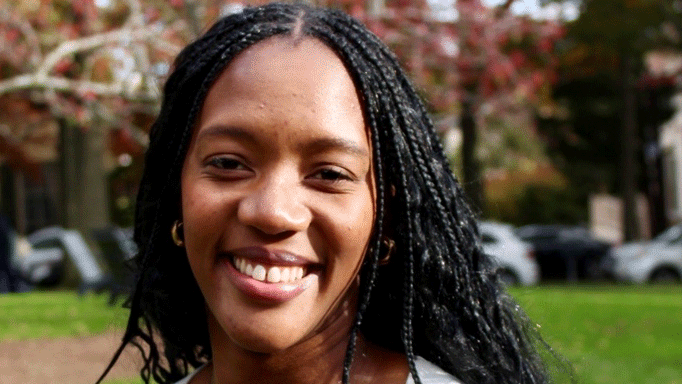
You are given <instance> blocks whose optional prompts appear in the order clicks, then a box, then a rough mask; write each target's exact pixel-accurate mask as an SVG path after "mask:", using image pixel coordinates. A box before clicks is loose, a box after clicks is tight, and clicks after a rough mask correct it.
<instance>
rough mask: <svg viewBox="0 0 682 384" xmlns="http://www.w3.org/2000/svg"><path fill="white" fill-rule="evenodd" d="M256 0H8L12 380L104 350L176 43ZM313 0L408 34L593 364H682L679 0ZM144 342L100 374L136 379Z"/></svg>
mask: <svg viewBox="0 0 682 384" xmlns="http://www.w3.org/2000/svg"><path fill="white" fill-rule="evenodd" d="M260 3H264V2H263V1H250V2H243V1H242V2H238V1H225V0H222V1H219V0H206V1H200V0H170V1H162V0H72V1H66V0H54V1H48V0H4V1H2V2H0V197H1V199H0V202H1V203H0V381H1V382H2V383H26V382H31V383H42V382H45V383H55V382H64V383H92V382H94V381H95V380H96V378H97V376H98V374H99V373H100V372H101V371H102V370H103V369H104V367H105V365H106V362H107V361H108V359H109V357H110V356H111V354H112V352H113V349H114V348H115V346H116V343H117V340H119V339H120V336H121V332H122V329H123V327H124V326H125V321H126V314H125V309H123V308H121V304H122V303H123V301H124V300H123V299H124V297H125V296H126V294H127V293H128V292H129V290H130V282H131V281H132V277H131V274H130V271H129V270H128V269H127V268H126V267H125V262H126V261H127V260H129V259H130V258H131V257H132V256H133V255H134V254H135V245H134V243H133V242H132V232H131V226H132V224H133V215H134V210H135V196H136V193H137V188H138V182H139V178H140V175H141V171H142V166H143V160H144V152H145V149H146V147H147V143H148V132H149V127H150V125H151V123H152V122H153V120H154V117H155V115H156V113H157V112H158V109H159V105H160V95H161V89H162V87H163V83H164V80H165V78H166V76H167V75H168V73H169V71H170V68H171V66H172V60H173V58H174V57H175V55H177V54H178V53H179V52H180V50H181V49H182V47H183V46H184V45H186V44H187V43H189V42H190V41H192V40H194V39H195V38H197V37H198V36H199V35H200V34H201V33H202V32H203V31H205V30H206V29H207V28H208V26H209V25H211V24H212V22H214V21H215V20H216V19H217V18H219V17H220V16H223V15H226V14H230V13H233V12H238V11H239V10H240V9H242V8H243V7H244V6H246V5H251V4H260ZM307 3H311V4H315V5H321V6H327V7H335V8H340V9H343V10H345V11H347V12H349V13H350V14H352V15H353V16H354V17H356V18H358V19H360V20H362V21H363V22H364V23H366V25H368V26H369V27H370V29H371V30H372V31H373V32H374V33H376V34H377V35H378V36H379V37H380V38H381V39H382V40H383V41H384V42H386V43H387V44H388V45H389V46H390V47H391V48H392V49H393V50H394V51H395V52H396V53H397V56H398V58H399V60H400V61H401V62H402V63H403V65H404V67H405V68H406V69H407V70H408V72H409V74H410V76H411V78H412V80H413V82H414V83H415V85H416V86H417V88H418V89H419V90H420V92H421V93H422V96H423V97H424V99H425V100H426V101H427V103H428V106H429V109H430V111H431V113H432V115H433V118H434V121H435V123H436V128H437V130H438V132H439V133H440V135H441V137H442V140H443V145H444V148H445V150H446V152H447V155H448V157H449V159H450V160H451V165H452V169H453V171H454V173H455V174H456V175H457V177H458V179H459V180H460V181H461V182H462V184H463V185H464V187H465V189H466V191H467V192H468V194H469V196H470V199H471V202H472V204H473V206H474V208H475V209H476V211H477V212H479V216H480V219H481V232H482V241H483V248H484V251H485V252H486V253H488V254H489V255H491V256H492V257H494V258H495V259H496V260H497V263H498V273H499V276H500V279H502V281H504V282H505V283H506V284H508V285H509V290H510V293H511V294H512V295H513V296H514V297H515V298H516V299H517V300H518V301H519V302H520V303H521V304H522V305H523V307H524V308H525V309H526V311H527V312H528V314H529V316H530V317H531V318H532V319H534V321H535V322H537V323H538V324H540V325H542V328H541V333H542V334H543V335H544V336H545V337H546V339H547V340H548V341H549V343H550V344H551V345H553V346H554V347H555V348H556V350H557V351H558V352H559V353H560V354H562V355H564V356H565V357H566V358H567V359H568V360H570V361H571V362H572V363H573V364H574V366H575V369H576V373H575V374H576V377H577V378H578V379H579V381H580V382H585V383H667V384H672V383H682V320H681V319H682V284H680V283H681V282H682V0H556V1H552V0H427V1H421V0H416V1H407V0H370V1H358V0H337V1H334V0H326V1H325V0H319V1H307ZM58 351H61V352H59V353H56V352H58ZM126 356H127V355H126ZM135 359H136V355H135V353H134V352H132V351H131V352H130V356H129V357H128V360H126V358H124V361H122V363H120V364H119V365H118V366H117V370H116V371H115V372H114V374H113V375H112V379H111V380H110V381H108V383H137V382H139V380H136V379H134V377H135V375H136V374H135V372H136V370H137V369H139V367H138V365H136V364H137V363H136V361H134V360H135Z"/></svg>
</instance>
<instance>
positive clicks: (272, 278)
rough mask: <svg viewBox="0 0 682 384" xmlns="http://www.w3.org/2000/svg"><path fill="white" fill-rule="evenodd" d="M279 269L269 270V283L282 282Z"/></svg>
mask: <svg viewBox="0 0 682 384" xmlns="http://www.w3.org/2000/svg"><path fill="white" fill-rule="evenodd" d="M280 276H281V275H280V273H279V268H277V267H272V268H270V269H269V270H268V277H267V279H268V283H279V282H280V281H281V280H280V279H281V277H280Z"/></svg>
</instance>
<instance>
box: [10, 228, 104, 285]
mask: <svg viewBox="0 0 682 384" xmlns="http://www.w3.org/2000/svg"><path fill="white" fill-rule="evenodd" d="M27 239H28V241H29V242H30V243H31V246H32V248H33V250H34V252H33V253H32V254H31V255H29V256H28V257H27V259H25V260H24V262H23V264H24V265H26V266H29V265H33V266H41V267H42V268H43V269H47V270H45V271H44V272H42V273H43V274H44V275H46V276H49V277H50V279H49V280H48V281H47V283H49V284H57V283H59V282H60V281H61V279H62V278H63V273H64V268H65V267H66V263H67V262H69V263H71V264H72V265H73V266H74V268H75V270H76V272H77V274H78V279H79V291H81V292H84V291H86V290H91V289H94V290H99V289H101V288H103V287H104V286H106V285H107V284H108V282H107V277H106V276H105V274H104V272H103V271H102V268H100V266H99V264H98V262H97V260H96V258H95V256H94V254H93V253H92V251H91V250H90V247H89V246H88V245H87V243H86V242H85V239H84V238H83V235H81V233H80V232H79V231H77V230H74V229H64V228H61V227H48V228H44V229H40V230H38V231H36V232H33V233H32V234H30V235H29V236H28V237H27ZM35 251H41V252H38V253H36V252H35ZM45 255H49V257H47V256H45ZM58 255H63V256H62V257H58ZM58 259H63V262H62V263H57V261H58ZM29 270H30V269H26V268H24V269H23V273H26V272H27V271H29ZM45 283H46V281H43V284H45Z"/></svg>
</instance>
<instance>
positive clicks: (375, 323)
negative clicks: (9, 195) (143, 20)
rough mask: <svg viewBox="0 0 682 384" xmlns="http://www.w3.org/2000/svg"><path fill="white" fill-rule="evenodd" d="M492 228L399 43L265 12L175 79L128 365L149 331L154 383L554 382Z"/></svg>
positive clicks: (291, 8) (342, 19)
mask: <svg viewBox="0 0 682 384" xmlns="http://www.w3.org/2000/svg"><path fill="white" fill-rule="evenodd" d="M477 233H478V230H477V227H476V224H475V220H474V217H473V215H472V214H471V212H470V210H469V209H468V208H467V206H466V204H465V199H464V197H463V195H462V192H461V189H460V187H459V185H458V184H457V182H456V180H455V178H454V176H453V175H452V173H451V172H450V171H449V169H448V164H447V161H446V160H445V157H444V155H443V153H442V150H441V147H440V144H439V142H438V139H437V136H436V134H435V132H434V130H433V125H432V123H431V120H430V119H429V117H428V115H427V113H426V111H425V108H424V106H423V104H422V102H421V101H420V100H419V97H418V96H417V95H416V92H415V91H414V89H413V88H412V87H411V85H410V83H409V81H408V80H407V79H406V78H405V76H404V74H403V72H402V70H401V69H400V67H399V65H398V64H397V62H396V60H395V58H394V56H393V55H392V53H391V52H390V51H389V50H388V49H387V48H386V46H385V45H383V44H382V43H381V42H380V41H379V40H378V39H377V38H376V37H375V36H374V35H372V34H371V33H369V32H368V31H367V30H366V29H365V28H364V27H363V26H362V25H360V24H359V23H358V22H357V21H355V20H354V19H352V18H350V17H349V16H347V15H345V14H343V13H340V12H337V11H330V10H324V9H316V8H309V7H306V6H302V5H291V4H289V5H284V4H271V5H266V6H263V7H259V8H249V9H245V10H244V11H243V12H241V13H239V14H235V15H232V16H229V17H226V18H224V19H222V20H220V21H219V22H218V23H217V24H216V25H215V26H214V27H213V28H211V30H209V31H208V32H207V33H206V35H204V36H203V37H202V38H200V39H199V40H198V41H196V42H195V43H193V44H191V45H190V46H188V47H187V48H186V49H185V50H184V51H183V52H182V53H181V54H180V55H179V57H178V58H177V60H176V63H175V70H174V72H173V74H172V75H171V76H170V78H169V80H168V83H167V84H166V88H165V95H164V101H163V106H162V111H161V114H160V115H159V118H158V119H157V121H156V123H155V124H154V126H153V128H152V132H151V143H150V146H149V150H148V153H147V158H146V166H145V172H144V176H143V180H142V184H141V187H140V194H139V196H138V202H137V212H136V224H135V241H136V242H137V244H138V247H139V254H138V255H137V257H136V261H137V267H138V269H139V276H138V280H137V285H136V289H135V291H134V293H133V295H132V297H131V300H130V306H131V311H130V318H129V322H128V327H127V329H126V333H125V335H124V338H123V343H122V346H121V348H120V349H119V351H118V352H117V353H116V355H115V358H114V359H113V361H112V365H113V363H114V362H115V360H116V358H117V357H118V355H119V354H120V352H121V351H122V349H123V347H124V346H125V345H127V344H129V343H132V344H134V345H137V346H138V347H140V350H141V351H142V353H143V358H144V362H145V365H144V367H143V369H142V371H141V375H142V378H143V379H144V381H145V382H149V381H150V380H152V379H153V380H155V381H156V382H159V383H176V382H177V383H178V384H180V383H182V384H187V383H191V384H209V383H212V384H218V383H220V384H228V383H229V384H233V383H292V384H306V383H310V384H324V383H338V382H343V383H388V384H394V383H395V384H404V383H422V382H423V383H458V382H463V383H544V382H548V381H549V379H550V378H549V376H548V375H547V373H546V369H545V364H544V362H543V360H542V359H541V358H540V353H539V352H538V351H537V350H536V349H535V346H536V345H542V344H541V342H540V339H539V336H537V334H536V333H535V332H534V331H533V329H532V327H529V326H528V321H527V320H526V319H525V317H524V315H523V314H522V312H521V311H520V310H519V308H518V306H516V305H515V304H514V303H513V302H512V301H511V300H510V299H509V298H508V296H506V294H505V293H504V291H503V288H502V287H501V285H500V284H499V282H498V281H497V279H496V277H495V275H494V273H493V272H492V268H491V266H490V262H489V260H488V259H487V258H486V257H485V256H484V255H483V254H482V252H481V248H480V243H479V240H478V234H477ZM157 337H160V340H157ZM162 355H163V356H162ZM104 375H106V372H105V374H104ZM104 375H103V377H104ZM178 380H180V381H178Z"/></svg>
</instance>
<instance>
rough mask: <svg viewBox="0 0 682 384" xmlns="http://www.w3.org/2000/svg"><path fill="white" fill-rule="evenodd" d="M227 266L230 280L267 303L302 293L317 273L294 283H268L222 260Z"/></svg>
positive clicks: (287, 298) (284, 299) (256, 298)
mask: <svg viewBox="0 0 682 384" xmlns="http://www.w3.org/2000/svg"><path fill="white" fill-rule="evenodd" d="M222 262H223V263H224V264H225V265H226V267H227V276H228V278H229V279H230V281H231V282H232V283H233V284H234V285H235V286H236V287H237V289H238V290H240V291H241V292H242V293H244V294H245V295H246V296H248V297H250V298H252V299H255V300H257V301H260V302H265V303H273V304H275V303H283V302H285V301H289V300H291V299H293V298H294V297H296V296H298V295H300V294H301V293H303V291H305V290H306V289H308V287H310V285H311V284H312V282H313V280H314V279H315V278H316V275H315V274H313V273H310V274H308V275H307V276H305V277H303V278H302V279H300V280H297V281H296V282H294V283H266V282H264V281H259V280H256V279H254V278H252V277H251V276H248V275H245V274H243V273H241V272H239V271H238V270H237V269H236V268H235V267H234V265H232V263H231V262H230V261H228V260H223V261H222Z"/></svg>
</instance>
